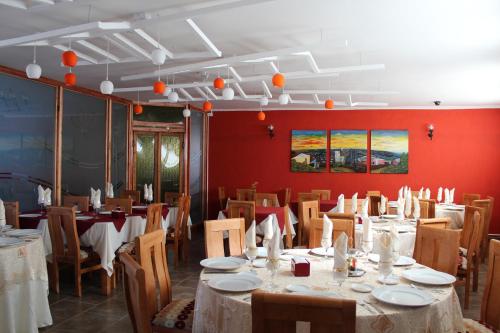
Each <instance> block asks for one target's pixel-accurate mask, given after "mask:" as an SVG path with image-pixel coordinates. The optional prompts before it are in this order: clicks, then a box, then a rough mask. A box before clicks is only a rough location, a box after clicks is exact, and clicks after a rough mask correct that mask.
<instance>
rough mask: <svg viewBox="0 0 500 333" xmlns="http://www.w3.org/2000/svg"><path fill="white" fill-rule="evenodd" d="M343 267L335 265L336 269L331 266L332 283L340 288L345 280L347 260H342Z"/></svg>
mask: <svg viewBox="0 0 500 333" xmlns="http://www.w3.org/2000/svg"><path fill="white" fill-rule="evenodd" d="M342 263H343V265H339V264H338V263H336V265H337V267H335V266H333V282H334V283H335V284H337V285H338V286H339V289H340V288H342V283H344V281H345V280H346V279H347V274H348V267H347V260H344V261H343V262H342Z"/></svg>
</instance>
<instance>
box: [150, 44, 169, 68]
mask: <svg viewBox="0 0 500 333" xmlns="http://www.w3.org/2000/svg"><path fill="white" fill-rule="evenodd" d="M166 58H167V54H166V53H165V51H163V50H162V49H160V48H157V49H154V50H153V52H151V60H152V61H153V64H155V65H157V66H159V65H163V64H164V63H165V59H166Z"/></svg>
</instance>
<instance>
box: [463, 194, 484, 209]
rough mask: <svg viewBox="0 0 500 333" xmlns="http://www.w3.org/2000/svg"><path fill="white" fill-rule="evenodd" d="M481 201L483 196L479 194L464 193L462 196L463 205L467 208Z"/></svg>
mask: <svg viewBox="0 0 500 333" xmlns="http://www.w3.org/2000/svg"><path fill="white" fill-rule="evenodd" d="M479 199H481V194H477V193H464V194H462V204H464V205H466V206H472V202H473V201H474V200H479Z"/></svg>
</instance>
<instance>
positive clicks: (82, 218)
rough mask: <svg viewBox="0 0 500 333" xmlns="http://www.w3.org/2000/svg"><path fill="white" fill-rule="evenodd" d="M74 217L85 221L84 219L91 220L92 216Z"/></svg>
mask: <svg viewBox="0 0 500 333" xmlns="http://www.w3.org/2000/svg"><path fill="white" fill-rule="evenodd" d="M76 219H77V220H78V221H86V220H92V219H93V217H92V216H77V217H76Z"/></svg>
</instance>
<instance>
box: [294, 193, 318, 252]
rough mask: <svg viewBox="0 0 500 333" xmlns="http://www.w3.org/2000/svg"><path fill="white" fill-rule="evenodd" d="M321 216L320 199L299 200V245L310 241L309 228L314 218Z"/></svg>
mask: <svg viewBox="0 0 500 333" xmlns="http://www.w3.org/2000/svg"><path fill="white" fill-rule="evenodd" d="M318 217H319V201H318V200H313V201H299V226H298V229H299V230H298V236H299V245H306V246H307V244H308V243H309V228H310V224H311V219H312V218H318Z"/></svg>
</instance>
